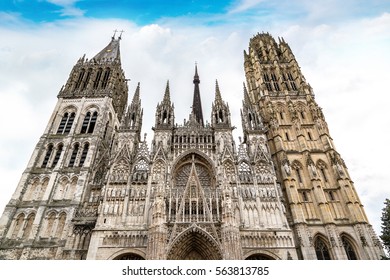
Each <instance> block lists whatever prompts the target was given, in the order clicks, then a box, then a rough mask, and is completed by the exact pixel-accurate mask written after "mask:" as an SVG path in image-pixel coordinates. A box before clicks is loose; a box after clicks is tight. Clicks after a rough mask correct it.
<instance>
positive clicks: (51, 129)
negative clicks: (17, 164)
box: [0, 37, 136, 259]
mask: <svg viewBox="0 0 390 280" xmlns="http://www.w3.org/2000/svg"><path fill="white" fill-rule="evenodd" d="M120 39H121V38H120V37H119V38H114V37H113V38H112V40H111V41H110V43H109V44H108V45H107V46H106V47H105V48H104V49H103V50H102V51H101V52H99V53H98V54H97V55H95V56H94V57H93V58H92V59H90V60H88V59H85V58H84V57H82V58H80V59H79V60H78V61H77V63H76V65H75V66H74V67H73V69H72V71H71V73H70V76H69V78H68V81H67V82H66V85H65V86H64V87H62V89H61V90H60V92H59V94H58V102H57V104H56V106H55V108H54V110H53V114H52V116H51V118H50V120H49V121H48V125H47V127H46V129H45V131H44V133H43V135H42V136H41V138H40V139H39V142H38V144H37V145H36V147H35V150H34V152H33V154H32V156H31V159H30V161H29V163H28V165H27V168H26V170H25V171H24V173H23V175H22V177H21V179H20V182H19V184H18V186H17V188H16V191H15V193H14V194H13V196H12V198H11V200H10V202H9V203H8V204H7V206H6V208H5V211H4V214H3V215H2V217H1V220H0V236H1V245H0V248H1V253H0V254H1V258H6V259H61V258H65V259H83V258H85V257H86V255H87V251H88V245H89V239H90V238H91V232H92V229H93V228H94V227H95V224H96V221H97V217H98V210H99V209H98V206H99V203H100V199H101V198H100V195H101V192H102V187H103V178H104V176H105V173H106V172H107V169H108V166H107V163H108V159H109V158H110V151H111V150H112V149H113V143H114V141H113V140H114V132H115V130H117V129H118V128H119V124H120V122H119V120H120V119H121V118H122V116H123V115H124V110H125V106H126V103H127V85H126V79H125V75H124V72H123V70H122V67H121V59H120V50H119V43H120ZM134 138H136V137H134Z"/></svg>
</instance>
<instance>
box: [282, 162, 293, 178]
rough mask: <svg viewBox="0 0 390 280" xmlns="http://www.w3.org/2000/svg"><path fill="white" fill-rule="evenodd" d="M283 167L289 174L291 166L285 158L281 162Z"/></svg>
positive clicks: (288, 174)
mask: <svg viewBox="0 0 390 280" xmlns="http://www.w3.org/2000/svg"><path fill="white" fill-rule="evenodd" d="M283 169H284V171H285V172H286V174H287V176H290V175H291V167H290V163H289V161H288V160H287V159H286V160H284V162H283Z"/></svg>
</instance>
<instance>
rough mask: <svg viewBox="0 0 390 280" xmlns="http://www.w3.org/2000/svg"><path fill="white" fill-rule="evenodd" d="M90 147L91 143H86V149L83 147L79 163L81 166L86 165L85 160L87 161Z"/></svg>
mask: <svg viewBox="0 0 390 280" xmlns="http://www.w3.org/2000/svg"><path fill="white" fill-rule="evenodd" d="M88 148H89V144H88V143H86V144H85V145H84V149H83V152H82V154H81V158H80V163H79V166H80V167H81V166H83V165H84V161H85V159H86V158H87V154H88Z"/></svg>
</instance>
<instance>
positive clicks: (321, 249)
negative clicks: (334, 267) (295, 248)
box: [314, 238, 331, 260]
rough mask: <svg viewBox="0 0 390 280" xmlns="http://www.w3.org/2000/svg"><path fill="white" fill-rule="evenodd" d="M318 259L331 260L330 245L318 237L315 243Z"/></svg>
mask: <svg viewBox="0 0 390 280" xmlns="http://www.w3.org/2000/svg"><path fill="white" fill-rule="evenodd" d="M314 247H315V250H316V255H317V259H318V260H330V259H331V257H330V253H329V248H328V245H327V244H326V243H325V241H324V240H323V239H322V238H317V239H316V241H315V244H314Z"/></svg>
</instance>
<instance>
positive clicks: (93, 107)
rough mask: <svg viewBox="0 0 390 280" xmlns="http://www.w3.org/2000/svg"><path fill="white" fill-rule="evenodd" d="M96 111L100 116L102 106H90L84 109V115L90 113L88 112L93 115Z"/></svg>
mask: <svg viewBox="0 0 390 280" xmlns="http://www.w3.org/2000/svg"><path fill="white" fill-rule="evenodd" d="M95 111H96V112H98V114H99V113H100V111H101V109H100V106H99V105H97V104H90V105H88V106H87V107H85V108H84V109H83V111H82V114H83V115H85V114H86V113H88V112H91V113H93V112H95Z"/></svg>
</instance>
